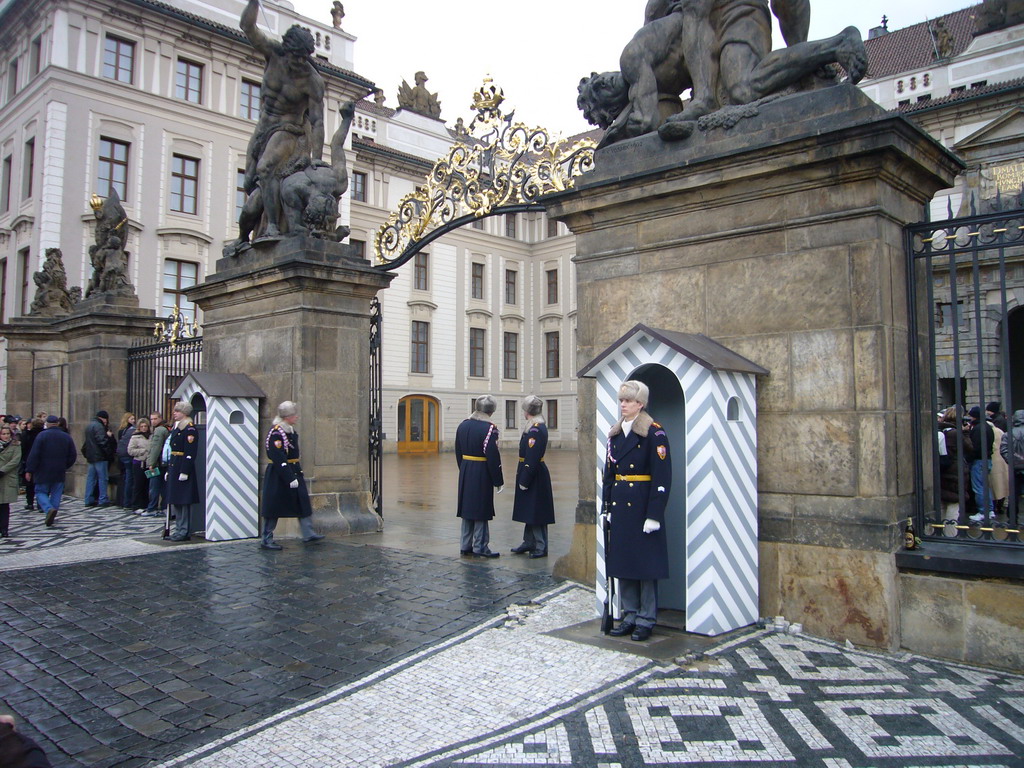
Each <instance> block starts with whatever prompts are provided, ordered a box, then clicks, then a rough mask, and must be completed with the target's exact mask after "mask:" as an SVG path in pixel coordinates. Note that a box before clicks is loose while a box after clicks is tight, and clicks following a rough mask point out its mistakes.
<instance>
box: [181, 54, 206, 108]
mask: <svg viewBox="0 0 1024 768" xmlns="http://www.w3.org/2000/svg"><path fill="white" fill-rule="evenodd" d="M174 95H175V96H176V97H177V98H179V99H184V100H185V101H191V102H192V103H193V104H201V103H202V101H203V65H202V64H196V63H195V62H192V61H187V60H186V59H178V71H177V73H176V75H175V77H174Z"/></svg>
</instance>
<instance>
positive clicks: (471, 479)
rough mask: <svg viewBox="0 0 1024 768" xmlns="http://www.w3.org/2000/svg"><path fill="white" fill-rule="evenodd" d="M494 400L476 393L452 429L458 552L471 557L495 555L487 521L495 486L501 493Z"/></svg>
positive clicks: (492, 515)
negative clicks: (470, 408) (470, 410)
mask: <svg viewBox="0 0 1024 768" xmlns="http://www.w3.org/2000/svg"><path fill="white" fill-rule="evenodd" d="M496 407H497V403H496V402H495V401H494V398H493V397H491V396H490V395H484V396H483V397H478V398H477V400H476V410H474V411H473V413H472V415H471V416H470V417H469V418H468V419H466V420H465V421H463V422H462V423H461V424H459V428H458V430H456V432H455V461H456V462H458V465H459V509H458V516H459V517H461V518H462V547H461V550H460V551H461V553H462V554H463V555H466V556H474V557H498V556H499V554H498V553H497V552H492V551H491V550H490V547H489V546H488V545H489V544H490V540H491V533H490V527H489V521H490V520H491V518H493V517H494V489H495V488H497V489H498V493H501V490H502V487H503V486H504V484H505V479H504V477H503V476H502V474H501V454H500V453H499V451H498V437H499V432H498V428H497V427H496V426H494V424H492V423H491V421H490V418H491V414H493V413H494V409H495V408H496Z"/></svg>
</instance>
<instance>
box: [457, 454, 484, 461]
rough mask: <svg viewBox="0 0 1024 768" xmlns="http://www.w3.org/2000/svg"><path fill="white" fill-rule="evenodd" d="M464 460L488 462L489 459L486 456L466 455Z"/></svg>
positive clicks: (463, 457)
mask: <svg viewBox="0 0 1024 768" xmlns="http://www.w3.org/2000/svg"><path fill="white" fill-rule="evenodd" d="M462 460H463V461H487V457H486V456H466V455H465V454H463V456H462Z"/></svg>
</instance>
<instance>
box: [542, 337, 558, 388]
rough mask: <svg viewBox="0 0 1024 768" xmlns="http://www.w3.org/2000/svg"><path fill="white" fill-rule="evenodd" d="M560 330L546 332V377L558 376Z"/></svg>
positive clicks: (554, 377)
mask: <svg viewBox="0 0 1024 768" xmlns="http://www.w3.org/2000/svg"><path fill="white" fill-rule="evenodd" d="M558 348H559V343H558V331H551V332H550V333H545V334H544V378H547V379H557V378H558V370H559V366H558Z"/></svg>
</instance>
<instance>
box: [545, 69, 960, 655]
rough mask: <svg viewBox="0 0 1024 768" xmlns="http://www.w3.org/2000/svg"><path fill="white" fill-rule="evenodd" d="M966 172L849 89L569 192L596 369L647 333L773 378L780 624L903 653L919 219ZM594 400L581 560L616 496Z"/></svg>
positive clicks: (667, 151)
mask: <svg viewBox="0 0 1024 768" xmlns="http://www.w3.org/2000/svg"><path fill="white" fill-rule="evenodd" d="M957 167H958V162H957V161H956V159H955V158H953V157H952V156H951V155H950V154H949V153H948V152H946V151H945V150H944V149H943V148H942V147H941V146H940V145H938V144H937V143H936V142H934V141H933V140H932V139H930V138H929V137H928V136H927V135H926V134H924V133H923V132H922V131H921V130H920V129H918V128H916V127H915V126H913V125H912V124H910V123H909V122H908V121H906V120H905V119H903V118H901V117H898V116H891V115H887V114H885V113H883V112H882V111H881V110H880V109H879V108H878V107H877V106H876V105H874V104H873V103H871V102H870V101H869V100H867V98H866V97H864V96H863V94H861V93H860V92H859V91H857V90H856V89H855V88H853V87H847V86H838V87H836V88H832V89H827V90H823V91H818V92H813V93H808V94H798V95H795V96H791V97H786V98H783V99H779V100H777V101H774V102H772V103H769V104H766V105H762V106H761V107H760V108H759V111H758V113H757V114H756V115H755V116H753V117H751V118H748V119H747V120H745V121H741V122H740V124H739V125H738V126H737V127H736V128H735V129H733V130H721V129H716V130H713V131H711V132H709V133H707V134H697V135H695V136H694V137H692V138H691V139H690V140H689V142H687V143H683V144H666V143H664V142H662V141H661V140H660V139H659V138H658V137H657V136H656V135H648V136H644V137H640V138H638V139H633V140H630V141H625V142H621V143H619V144H614V145H612V146H611V147H608V148H607V149H604V150H602V151H601V152H599V153H598V156H597V167H596V169H595V171H593V172H592V173H591V174H588V175H587V176H585V177H583V179H581V180H580V183H579V184H578V185H577V188H576V189H575V190H573V191H570V192H567V193H564V194H560V195H558V196H554V197H552V198H550V200H549V213H551V214H552V215H554V216H556V217H558V218H559V219H561V220H563V221H565V222H566V223H567V224H568V225H569V227H570V228H571V229H572V230H573V232H574V233H576V235H577V257H576V261H577V282H578V287H577V290H578V303H579V316H578V329H579V330H578V343H579V354H578V367H582V366H583V365H584V364H585V363H587V362H589V361H590V360H592V359H593V358H594V357H596V356H597V355H598V354H600V353H601V352H602V351H603V350H604V349H605V348H606V347H607V346H608V345H610V344H611V343H612V342H613V341H615V340H616V339H617V338H618V337H619V336H620V335H621V334H622V333H624V332H625V331H626V330H628V329H629V328H630V327H632V326H633V325H634V324H635V323H637V322H642V323H645V324H647V325H650V326H652V327H657V328H665V329H668V330H675V331H681V332H689V333H703V334H706V335H708V336H710V337H711V338H713V339H714V340H716V341H718V342H720V343H721V344H723V345H725V346H726V347H728V348H730V349H733V350H735V351H736V352H738V353H739V354H741V355H744V356H745V357H747V358H749V359H750V360H752V361H754V362H756V363H758V364H759V365H762V366H764V367H765V368H767V369H769V370H770V371H771V376H770V377H768V378H767V379H766V380H764V381H762V382H759V384H758V462H759V472H758V474H759V520H760V522H759V525H760V529H759V537H760V540H761V542H762V546H761V556H762V569H763V570H762V576H761V605H762V615H775V614H780V613H781V614H783V615H785V616H787V618H790V619H791V620H794V621H802V622H803V623H804V625H805V626H806V627H807V628H808V629H809V630H810V631H812V632H818V633H820V634H823V635H826V636H829V637H835V638H838V639H850V640H852V641H853V642H855V643H860V644H866V645H875V646H883V647H894V646H895V645H898V642H899V623H900V622H899V615H898V602H899V601H898V592H897V588H898V587H897V579H896V570H895V566H894V564H893V558H892V552H894V551H895V549H896V548H897V546H898V544H899V542H900V539H901V527H902V522H903V521H904V520H905V519H906V518H907V517H908V516H909V514H910V510H911V502H912V494H913V490H914V489H913V475H912V472H911V469H912V466H913V464H912V460H913V454H912V448H913V441H912V435H911V419H910V409H909V393H910V389H909V388H910V384H909V371H908V339H907V327H908V323H907V308H906V274H905V259H904V255H903V240H902V228H903V226H904V225H905V224H907V223H910V222H916V221H918V220H920V219H921V217H922V214H923V211H924V206H925V204H926V202H927V201H928V200H929V199H930V197H931V195H932V194H933V193H934V192H935V191H936V190H937V189H941V188H943V187H944V186H947V185H948V184H949V182H950V180H951V179H952V177H953V175H954V174H955V172H956V170H957ZM579 407H580V413H581V417H582V418H581V428H580V446H581V459H580V486H581V490H580V495H581V500H580V504H579V507H578V510H577V526H578V527H582V528H583V529H584V530H582V532H581V533H580V534H579V535H577V536H576V537H575V539H574V541H576V542H577V543H578V547H577V549H579V548H581V547H583V546H584V542H586V541H587V540H592V539H593V527H592V526H593V504H594V499H595V495H596V494H595V488H594V478H595V472H594V461H595V456H594V455H593V452H592V450H590V449H588V446H593V445H594V432H593V430H594V423H593V417H592V414H593V412H594V407H595V403H594V397H593V389H592V386H584V385H582V382H581V387H580V406H579ZM587 414H591V416H590V417H589V418H588V417H587V416H586V415H587ZM583 560H584V557H582V556H581V555H580V552H579V551H576V549H574V552H573V553H572V554H570V556H569V557H568V558H566V559H565V561H564V562H563V563H560V564H559V568H560V570H561V571H562V572H565V573H567V574H570V573H571V574H577V575H578V577H580V578H589V575H590V572H588V571H583V570H581V569H580V565H581V564H582V561H583Z"/></svg>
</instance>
